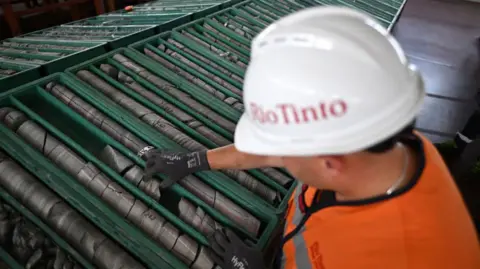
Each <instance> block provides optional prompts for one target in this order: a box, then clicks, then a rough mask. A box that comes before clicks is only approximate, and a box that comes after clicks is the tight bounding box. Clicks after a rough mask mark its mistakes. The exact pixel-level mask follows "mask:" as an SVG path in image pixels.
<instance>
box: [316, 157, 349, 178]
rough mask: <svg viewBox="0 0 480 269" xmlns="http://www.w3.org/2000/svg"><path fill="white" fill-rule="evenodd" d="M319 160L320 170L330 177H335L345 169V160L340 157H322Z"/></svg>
mask: <svg viewBox="0 0 480 269" xmlns="http://www.w3.org/2000/svg"><path fill="white" fill-rule="evenodd" d="M320 158H321V162H320V163H321V165H322V166H323V167H322V168H323V169H322V170H323V171H324V173H327V174H328V175H329V176H331V177H335V176H337V175H338V174H339V173H341V172H342V171H343V170H344V169H345V158H344V157H342V156H323V157H320Z"/></svg>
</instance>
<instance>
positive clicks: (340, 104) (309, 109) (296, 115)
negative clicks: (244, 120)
mask: <svg viewBox="0 0 480 269" xmlns="http://www.w3.org/2000/svg"><path fill="white" fill-rule="evenodd" d="M347 109H348V106H347V103H346V102H345V101H344V100H334V101H332V102H329V103H326V102H320V103H319V104H318V105H315V106H305V107H299V106H296V105H294V104H288V103H285V104H277V105H276V106H275V107H274V108H273V109H264V108H263V107H262V106H260V105H258V104H256V103H254V102H250V110H251V116H252V118H253V120H256V121H259V122H260V123H271V124H277V123H283V124H290V123H294V124H302V123H309V122H315V121H319V120H328V119H330V118H338V117H341V116H343V115H345V113H347Z"/></svg>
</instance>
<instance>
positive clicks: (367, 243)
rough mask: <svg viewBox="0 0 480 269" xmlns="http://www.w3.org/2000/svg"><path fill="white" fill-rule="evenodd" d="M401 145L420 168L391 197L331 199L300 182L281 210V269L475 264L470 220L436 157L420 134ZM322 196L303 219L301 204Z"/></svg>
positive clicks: (450, 268) (459, 268) (453, 268)
mask: <svg viewBox="0 0 480 269" xmlns="http://www.w3.org/2000/svg"><path fill="white" fill-rule="evenodd" d="M402 142H403V143H404V144H405V145H408V146H410V147H412V148H414V149H416V150H417V151H418V152H419V153H420V158H419V166H420V168H419V170H418V172H417V176H416V177H415V179H413V180H412V182H410V184H409V185H408V186H405V187H404V188H403V189H401V190H399V191H398V192H395V193H394V194H392V195H390V196H386V195H385V196H384V197H377V198H372V199H366V200H363V201H356V202H336V201H335V199H334V198H333V197H334V194H333V192H321V191H318V190H316V189H314V188H312V187H310V188H309V187H307V186H306V185H303V184H299V186H298V187H297V189H296V191H295V193H294V194H293V196H292V198H291V200H290V205H289V209H288V211H287V218H286V224H285V233H284V234H285V235H286V238H284V242H285V243H284V246H283V257H282V261H281V263H282V268H284V269H311V268H312V269H356V268H361V269H363V268H364V269H376V268H379V269H430V268H431V269H480V247H479V241H478V238H477V235H476V233H475V229H474V226H473V223H472V220H471V218H470V216H469V215H468V212H467V209H466V207H465V204H464V202H463V200H462V197H461V195H460V193H459V191H458V189H457V187H456V185H455V183H454V181H453V179H452V176H451V175H450V173H449V171H448V168H447V167H446V165H445V164H444V162H443V160H442V158H441V156H440V154H439V153H438V152H437V150H436V149H435V147H434V146H433V145H432V143H431V142H429V141H428V140H427V139H425V138H424V137H422V136H421V135H418V136H416V137H415V138H411V139H406V140H405V141H402ZM327 193H328V195H330V196H331V197H332V199H331V200H332V201H333V202H331V203H330V205H328V203H327V205H326V206H325V205H322V207H320V208H317V210H318V211H316V212H314V213H311V214H310V216H309V217H308V218H307V220H306V221H305V218H304V215H305V210H302V209H305V208H307V212H309V210H308V208H313V207H314V206H315V204H318V203H319V201H321V200H322V195H327ZM314 200H315V201H314ZM310 212H312V211H310ZM307 214H308V213H307ZM302 219H303V222H304V225H302V223H301V222H302ZM295 228H297V229H295ZM294 230H295V231H294ZM292 232H293V233H292ZM288 234H290V235H288ZM292 235H293V237H292Z"/></svg>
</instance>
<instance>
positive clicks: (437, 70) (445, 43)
mask: <svg viewBox="0 0 480 269" xmlns="http://www.w3.org/2000/svg"><path fill="white" fill-rule="evenodd" d="M393 34H394V35H395V36H396V37H397V39H398V40H399V42H400V44H401V45H402V47H403V48H404V50H405V51H406V54H407V55H408V58H409V59H410V61H411V63H413V64H415V65H417V67H418V68H419V70H420V71H421V73H422V75H423V77H424V81H425V85H426V90H427V94H428V96H427V97H426V100H425V104H424V107H423V109H422V112H421V114H420V116H419V118H418V120H417V128H418V129H419V130H420V131H422V132H423V133H425V134H426V135H427V136H428V137H429V138H430V139H431V140H432V141H433V142H442V141H445V140H448V139H450V138H452V137H453V135H454V134H455V133H456V131H457V130H459V129H461V128H463V126H464V125H465V122H466V120H467V119H468V117H469V116H470V114H471V112H472V110H473V109H474V108H475V101H474V100H473V99H474V98H473V97H474V95H475V93H476V91H477V89H478V88H479V87H480V81H478V80H480V78H479V77H477V78H476V79H475V71H476V69H477V68H478V66H479V65H480V62H479V59H480V55H479V54H478V53H479V49H478V48H477V46H476V45H475V39H476V38H477V37H480V3H473V2H466V1H462V0H452V1H445V0H408V1H407V4H406V5H405V8H404V10H403V12H402V15H401V16H400V19H399V20H398V22H397V24H396V26H395V27H394V29H393ZM475 80H477V81H475Z"/></svg>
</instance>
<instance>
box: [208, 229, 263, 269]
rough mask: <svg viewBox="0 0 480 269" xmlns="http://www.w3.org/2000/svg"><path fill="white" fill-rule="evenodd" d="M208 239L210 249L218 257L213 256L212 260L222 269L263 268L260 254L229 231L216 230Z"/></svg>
mask: <svg viewBox="0 0 480 269" xmlns="http://www.w3.org/2000/svg"><path fill="white" fill-rule="evenodd" d="M208 239H209V243H210V246H211V248H212V249H213V251H214V252H215V253H216V254H217V255H218V257H217V256H215V255H213V258H214V259H215V262H216V263H217V265H219V266H220V267H221V268H222V269H241V268H244V269H263V268H265V263H264V261H263V255H262V252H261V251H260V250H258V249H256V248H254V247H250V246H247V245H246V244H245V243H244V242H243V241H242V240H241V239H240V238H239V237H238V236H237V235H236V234H235V233H234V232H232V231H231V230H228V229H222V230H216V231H215V233H214V234H213V235H212V236H210V237H209V238H208Z"/></svg>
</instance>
